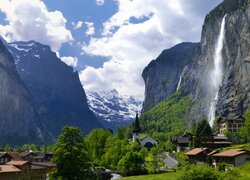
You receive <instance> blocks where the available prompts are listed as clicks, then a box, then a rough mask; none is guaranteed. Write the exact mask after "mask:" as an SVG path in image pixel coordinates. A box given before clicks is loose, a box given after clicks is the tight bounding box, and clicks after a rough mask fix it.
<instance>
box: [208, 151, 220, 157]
mask: <svg viewBox="0 0 250 180" xmlns="http://www.w3.org/2000/svg"><path fill="white" fill-rule="evenodd" d="M217 152H218V151H216V150H214V151H212V152H210V153H208V154H207V155H208V156H212V155H213V154H215V153H217Z"/></svg>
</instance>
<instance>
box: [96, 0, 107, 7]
mask: <svg viewBox="0 0 250 180" xmlns="http://www.w3.org/2000/svg"><path fill="white" fill-rule="evenodd" d="M104 3H105V1H104V0H96V4H97V5H98V6H102V5H103V4H104Z"/></svg>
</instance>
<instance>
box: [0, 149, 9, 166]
mask: <svg viewBox="0 0 250 180" xmlns="http://www.w3.org/2000/svg"><path fill="white" fill-rule="evenodd" d="M10 160H11V156H10V155H9V154H8V153H6V152H0V164H5V163H7V162H9V161H10Z"/></svg>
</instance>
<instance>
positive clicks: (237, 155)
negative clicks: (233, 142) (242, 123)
mask: <svg viewBox="0 0 250 180" xmlns="http://www.w3.org/2000/svg"><path fill="white" fill-rule="evenodd" d="M212 158H213V159H214V160H215V162H216V163H226V164H231V165H233V166H240V165H243V164H245V163H246V162H249V161H250V151H247V150H244V149H230V150H227V151H223V152H220V153H216V154H213V155H212Z"/></svg>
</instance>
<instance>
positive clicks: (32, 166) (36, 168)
mask: <svg viewBox="0 0 250 180" xmlns="http://www.w3.org/2000/svg"><path fill="white" fill-rule="evenodd" d="M31 169H32V170H38V169H46V167H45V166H37V165H31Z"/></svg>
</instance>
